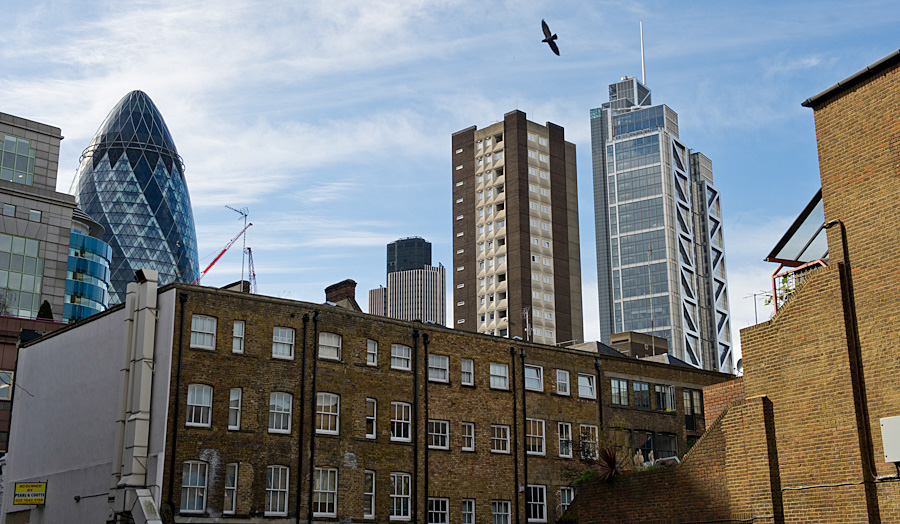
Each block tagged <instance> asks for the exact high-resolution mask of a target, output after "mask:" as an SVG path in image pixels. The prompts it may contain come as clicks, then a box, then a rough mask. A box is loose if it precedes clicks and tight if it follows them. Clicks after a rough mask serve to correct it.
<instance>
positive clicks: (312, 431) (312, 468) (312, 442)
mask: <svg viewBox="0 0 900 524" xmlns="http://www.w3.org/2000/svg"><path fill="white" fill-rule="evenodd" d="M312 321H313V356H312V361H313V364H312V367H313V373H312V389H311V391H310V396H309V406H310V416H311V421H310V424H309V504H308V511H307V522H310V523H311V522H312V521H313V487H314V484H315V481H316V479H315V476H316V423H315V420H316V374H317V372H318V369H319V365H318V364H319V312H318V311H313V314H312ZM298 474H299V472H298ZM297 512H298V513H299V512H300V501H297Z"/></svg>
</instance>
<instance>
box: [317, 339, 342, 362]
mask: <svg viewBox="0 0 900 524" xmlns="http://www.w3.org/2000/svg"><path fill="white" fill-rule="evenodd" d="M319 358H327V359H329V360H340V359H341V336H340V335H336V334H334V333H319Z"/></svg>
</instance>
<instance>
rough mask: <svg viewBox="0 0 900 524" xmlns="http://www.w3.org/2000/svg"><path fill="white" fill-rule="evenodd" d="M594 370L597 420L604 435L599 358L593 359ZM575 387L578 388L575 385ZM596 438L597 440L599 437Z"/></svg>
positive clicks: (601, 374) (601, 375)
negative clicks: (595, 371)
mask: <svg viewBox="0 0 900 524" xmlns="http://www.w3.org/2000/svg"><path fill="white" fill-rule="evenodd" d="M594 368H595V369H596V370H597V418H598V419H599V426H600V432H601V434H605V433H606V428H604V427H603V378H602V377H603V372H602V371H601V369H600V359H599V358H595V359H594ZM576 380H577V377H576ZM575 385H576V386H578V384H577V383H576V384H575ZM597 437H598V438H599V435H598V436H597ZM598 444H599V443H598Z"/></svg>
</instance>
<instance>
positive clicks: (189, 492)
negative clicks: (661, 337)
mask: <svg viewBox="0 0 900 524" xmlns="http://www.w3.org/2000/svg"><path fill="white" fill-rule="evenodd" d="M206 472H207V464H206V462H200V461H197V460H188V461H187V462H185V463H184V469H183V470H182V474H181V512H182V513H203V512H204V511H206Z"/></svg>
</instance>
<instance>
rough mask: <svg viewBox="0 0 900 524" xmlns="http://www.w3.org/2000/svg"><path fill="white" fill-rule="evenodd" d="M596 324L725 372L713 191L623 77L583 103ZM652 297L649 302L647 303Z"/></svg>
mask: <svg viewBox="0 0 900 524" xmlns="http://www.w3.org/2000/svg"><path fill="white" fill-rule="evenodd" d="M591 146H592V154H593V168H594V216H595V224H596V233H597V280H598V287H599V297H600V331H601V339H602V341H603V342H606V343H609V337H610V335H611V334H612V333H617V332H623V331H640V332H644V333H650V332H652V333H653V334H654V335H656V336H659V337H664V338H666V339H668V341H669V352H670V353H672V354H674V355H675V356H676V357H678V358H680V359H682V360H684V361H686V362H688V363H690V364H691V365H693V366H696V367H700V368H705V369H712V370H718V371H722V372H726V373H730V372H731V371H732V362H731V360H732V356H731V328H730V317H729V310H728V291H727V284H726V282H727V281H726V276H725V250H724V241H723V237H722V211H721V207H720V202H719V192H718V190H716V188H715V187H714V186H713V176H712V162H710V160H709V159H708V158H707V157H705V156H704V155H702V154H701V153H696V152H692V151H691V150H690V149H688V148H687V147H686V146H685V145H684V144H683V143H682V142H681V140H680V139H679V137H678V115H677V114H676V113H675V111H673V110H672V109H670V108H669V107H668V106H666V105H655V106H654V105H651V102H650V90H649V89H648V88H647V87H646V86H644V85H643V84H642V83H641V82H639V81H638V80H637V79H635V78H631V77H625V78H623V79H622V80H621V81H620V82H616V83H615V84H611V85H610V86H609V102H607V103H604V104H603V105H602V107H600V108H597V109H592V110H591ZM651 304H652V305H651Z"/></svg>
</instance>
